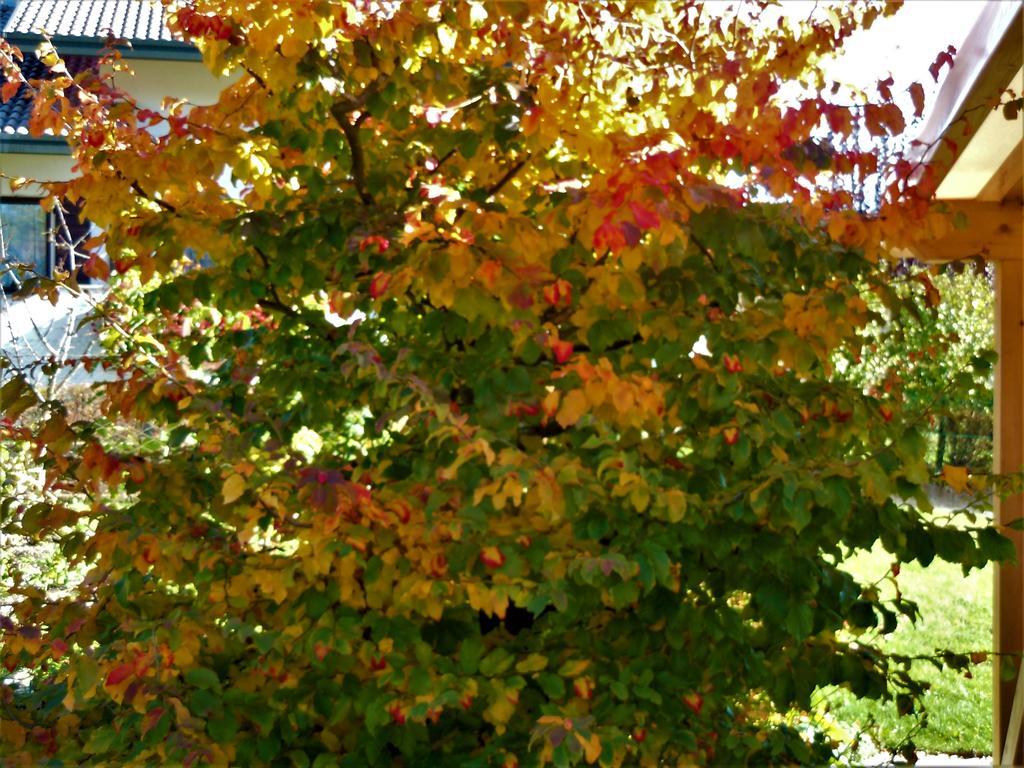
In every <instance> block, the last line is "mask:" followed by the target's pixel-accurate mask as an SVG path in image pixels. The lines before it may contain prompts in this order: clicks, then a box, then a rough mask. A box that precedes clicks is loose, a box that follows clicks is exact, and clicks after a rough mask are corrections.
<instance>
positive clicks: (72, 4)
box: [2, 0, 177, 43]
mask: <svg viewBox="0 0 1024 768" xmlns="http://www.w3.org/2000/svg"><path fill="white" fill-rule="evenodd" d="M166 13H167V11H166V10H165V8H164V6H163V4H162V3H160V2H159V0H18V4H17V5H16V6H15V7H14V10H13V12H12V13H11V15H10V18H9V19H8V20H7V22H6V23H5V24H3V26H2V32H3V34H4V35H5V36H6V35H38V34H40V33H43V32H45V33H46V34H49V35H52V36H54V37H73V38H87V39H96V40H104V39H106V38H107V36H108V35H111V36H113V37H115V38H119V39H126V40H137V41H148V42H167V43H170V42H174V41H176V40H177V38H175V37H174V36H172V35H171V33H170V30H168V29H167V26H166V24H165V23H164V21H165V18H164V17H165V14H166Z"/></svg>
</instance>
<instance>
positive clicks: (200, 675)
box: [185, 667, 220, 691]
mask: <svg viewBox="0 0 1024 768" xmlns="http://www.w3.org/2000/svg"><path fill="white" fill-rule="evenodd" d="M185 682H187V683H188V684H189V685H192V686H195V687H196V688H202V689H207V690H215V691H219V690H220V678H219V677H217V673H216V672H214V671H213V670H212V669H206V668H204V667H196V668H195V669H190V670H188V671H187V672H185Z"/></svg>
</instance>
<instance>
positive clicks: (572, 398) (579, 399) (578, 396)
mask: <svg viewBox="0 0 1024 768" xmlns="http://www.w3.org/2000/svg"><path fill="white" fill-rule="evenodd" d="M586 412H587V398H586V396H585V395H584V394H583V392H582V391H581V390H579V389H574V390H573V391H572V392H570V393H569V394H568V395H566V396H565V399H563V400H562V407H561V408H559V409H558V415H557V416H556V417H555V418H556V420H557V421H558V423H559V424H561V425H562V426H563V427H571V426H572V425H573V424H575V423H576V422H577V421H579V420H580V416H582V415H583V414H584V413H586Z"/></svg>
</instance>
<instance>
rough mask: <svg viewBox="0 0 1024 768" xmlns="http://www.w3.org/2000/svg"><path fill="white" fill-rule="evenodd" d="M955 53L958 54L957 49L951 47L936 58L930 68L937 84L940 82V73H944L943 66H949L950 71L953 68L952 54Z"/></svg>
mask: <svg viewBox="0 0 1024 768" xmlns="http://www.w3.org/2000/svg"><path fill="white" fill-rule="evenodd" d="M954 53H956V48H954V47H953V46H952V45H951V46H949V47H948V48H946V50H944V51H942V52H941V53H940V54H939V55H938V56H936V57H935V61H933V62H932V64H931V66H929V67H928V71H929V72H931V75H932V77H933V78H934V79H935V82H936V83H937V82H939V72H941V71H942V65H943V64H948V65H949V68H950V69H952V68H953V56H952V55H951V54H954Z"/></svg>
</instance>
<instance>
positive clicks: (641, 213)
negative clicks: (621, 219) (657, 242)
mask: <svg viewBox="0 0 1024 768" xmlns="http://www.w3.org/2000/svg"><path fill="white" fill-rule="evenodd" d="M629 207H630V210H632V211H633V220H634V221H636V225H637V226H638V227H640V229H656V228H657V227H658V226H659V225H660V224H661V219H660V218H658V214H656V213H655V212H654V211H652V210H651V209H650V208H647V207H645V206H643V205H640V203H630V204H629Z"/></svg>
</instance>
